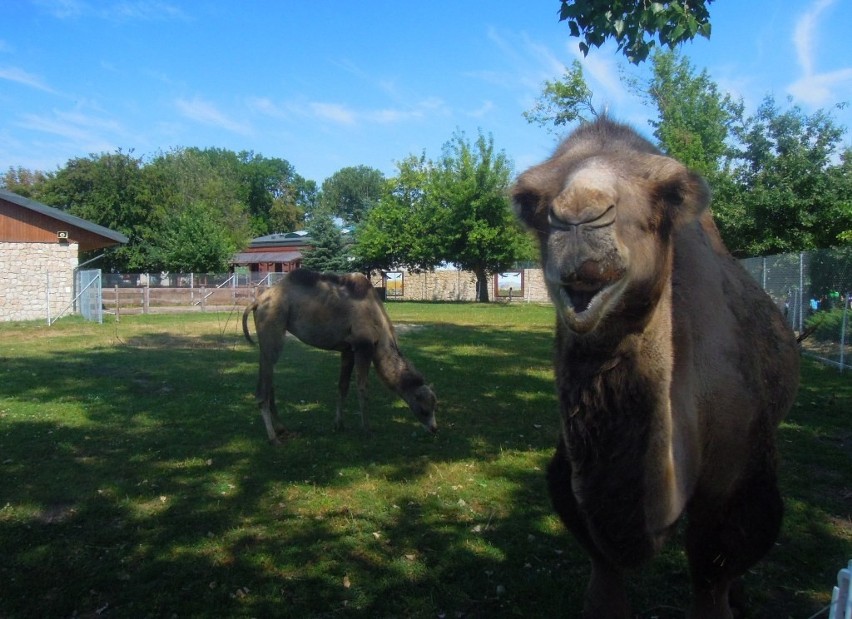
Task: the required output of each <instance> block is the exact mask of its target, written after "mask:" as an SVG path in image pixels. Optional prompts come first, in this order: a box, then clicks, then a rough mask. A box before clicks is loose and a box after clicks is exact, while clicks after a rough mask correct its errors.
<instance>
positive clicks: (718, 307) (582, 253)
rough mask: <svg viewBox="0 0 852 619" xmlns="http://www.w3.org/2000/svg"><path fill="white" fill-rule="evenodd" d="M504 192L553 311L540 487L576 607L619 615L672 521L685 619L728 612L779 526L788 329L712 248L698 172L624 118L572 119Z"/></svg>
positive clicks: (791, 377)
mask: <svg viewBox="0 0 852 619" xmlns="http://www.w3.org/2000/svg"><path fill="white" fill-rule="evenodd" d="M513 199H514V203H515V206H516V211H517V213H518V215H519V217H520V218H521V219H522V220H523V221H524V222H525V223H526V225H527V226H529V227H530V228H531V229H532V230H534V231H535V233H536V235H537V236H538V240H539V244H540V248H541V260H542V265H543V268H544V274H545V281H546V283H547V286H548V291H549V294H550V296H551V298H552V299H553V302H554V304H555V305H556V309H557V321H556V359H555V370H556V386H557V391H558V396H559V403H560V408H561V417H562V431H561V438H560V440H559V442H558V445H557V448H556V454H555V456H554V457H553V460H552V461H551V464H550V467H549V470H548V474H547V481H548V488H549V492H550V495H551V499H552V502H553V505H554V507H555V509H556V511H557V513H558V514H559V516H560V518H561V519H562V521H563V522H564V523H565V525H566V526H567V527H568V528H569V529H570V530H571V531H572V532H573V534H574V535H575V536H576V537H577V539H578V540H579V541H580V543H581V544H582V545H583V546H584V548H585V549H586V551H587V552H588V554H589V556H590V558H591V562H592V573H591V578H590V580H589V585H588V588H587V591H586V598H585V604H584V616H585V617H607V618H627V617H631V616H632V615H631V611H630V606H629V602H628V599H627V593H626V589H625V586H624V581H623V572H624V570H625V569H627V568H632V567H637V566H640V565H642V564H643V563H644V562H646V561H648V560H649V559H651V558H652V557H653V556H654V554H655V553H656V552H657V551H658V550H659V549H660V547H661V546H662V544H663V543H664V542H665V540H666V538H667V537H668V535H669V533H670V532H671V531H672V529H673V528H674V527H675V525H676V523H677V522H678V520H679V519H680V518H681V516H682V515H684V514H686V516H687V531H686V550H687V554H688V558H689V565H690V573H691V579H692V587H693V596H692V603H691V610H690V616H691V617H693V618H699V617H700V618H708V619H709V618H713V619H715V618H719V619H728V618H730V617H732V616H733V615H732V608H731V602H732V600H731V599H730V598H731V596H730V591H731V587H732V584H734V583H735V581H736V580H737V579H738V578H739V577H740V576H741V575H742V574H743V573H744V572H745V571H746V570H747V569H748V568H749V567H750V566H752V565H753V564H754V563H755V562H757V561H758V560H759V559H761V558H762V557H763V555H764V554H766V552H768V551H769V549H770V548H771V547H772V544H773V543H774V540H775V538H776V536H777V534H778V530H779V528H780V524H781V517H782V501H781V497H780V495H779V492H778V487H777V482H776V450H775V433H776V428H777V426H778V424H779V423H780V421H781V419H782V418H783V416H784V415H785V413H786V412H787V410H788V409H789V408H790V406H791V405H792V403H793V399H794V397H795V393H796V389H797V386H798V363H799V360H798V359H799V357H798V349H797V346H796V341H795V338H794V337H793V334H792V332H791V331H790V330H789V329H788V328H787V326H786V325H785V323H784V321H783V318H782V316H781V314H780V312H779V311H778V309H777V308H776V307H775V305H774V304H773V302H772V300H771V299H770V298H769V297H768V296H767V295H766V294H765V293H764V292H763V291H762V290H761V289H760V288H759V287H758V285H757V284H756V283H755V282H754V280H753V279H752V278H751V277H750V276H749V275H748V274H747V273H746V272H745V271H744V270H743V269H742V268H741V267H740V265H739V264H738V263H737V262H736V261H735V260H734V259H733V258H732V257H731V256H730V254H729V253H728V252H727V250H726V249H725V247H724V245H723V243H722V240H721V238H720V237H719V234H718V231H717V229H716V226H715V224H714V223H713V220H712V217H711V215H710V212H709V210H708V209H707V207H708V205H709V202H710V195H709V190H708V188H707V186H706V184H705V182H704V181H703V179H701V178H700V177H699V176H698V175H696V174H694V173H692V172H690V171H689V170H687V169H686V168H685V167H684V166H683V165H681V164H680V163H678V162H677V161H674V160H673V159H670V158H667V157H664V156H662V154H661V153H660V152H659V151H658V150H657V149H656V148H654V146H653V145H651V144H650V143H649V142H647V141H646V140H644V139H643V138H642V137H640V136H639V135H638V134H637V133H636V132H635V131H633V130H632V129H631V128H629V127H627V126H625V125H621V124H619V123H615V122H613V121H611V120H609V119H607V118H603V119H600V120H598V121H596V122H594V123H590V124H586V125H584V126H582V127H581V128H579V129H578V130H577V131H575V132H574V133H573V134H572V135H571V136H570V137H568V139H567V140H566V141H565V142H564V143H563V144H562V145H561V146H560V147H559V148H558V149H557V151H556V152H555V153H554V155H553V156H552V157H551V158H550V159H548V160H547V161H545V162H544V163H542V164H540V165H538V166H535V167H533V168H531V169H530V170H528V171H527V172H525V173H524V174H522V175H521V176H520V178H519V179H518V181H517V183H516V185H515V187H514V188H513Z"/></svg>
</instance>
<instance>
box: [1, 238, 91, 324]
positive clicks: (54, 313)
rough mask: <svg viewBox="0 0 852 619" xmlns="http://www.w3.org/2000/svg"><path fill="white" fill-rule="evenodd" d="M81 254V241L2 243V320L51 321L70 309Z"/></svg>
mask: <svg viewBox="0 0 852 619" xmlns="http://www.w3.org/2000/svg"><path fill="white" fill-rule="evenodd" d="M77 256H78V246H77V243H67V244H60V243H0V321H10V320H44V321H47V320H48V318H50V319H55V318H57V317H58V316H59V314H60V312H64V311H66V310H67V309H68V307H69V305H70V304H71V301H72V300H73V298H74V269H75V268H76V266H77ZM48 299H49V307H48Z"/></svg>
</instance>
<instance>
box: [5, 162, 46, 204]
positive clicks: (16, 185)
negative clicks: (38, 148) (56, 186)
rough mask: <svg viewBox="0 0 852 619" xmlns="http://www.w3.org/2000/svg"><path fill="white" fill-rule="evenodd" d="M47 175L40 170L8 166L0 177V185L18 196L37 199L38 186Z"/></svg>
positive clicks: (43, 181)
mask: <svg viewBox="0 0 852 619" xmlns="http://www.w3.org/2000/svg"><path fill="white" fill-rule="evenodd" d="M47 177H48V175H47V174H46V173H44V172H42V171H41V170H28V169H27V168H24V167H21V166H18V167H17V168H16V167H13V166H9V169H8V170H6V173H5V174H3V176H2V177H0V187H2V188H3V189H5V190H6V191H11V192H12V193H16V194H18V195H19V196H23V197H25V198H30V199H32V200H38V197H37V194H38V191H39V188H40V187H41V186H42V185H43V184H44V183H45V181H46V180H47Z"/></svg>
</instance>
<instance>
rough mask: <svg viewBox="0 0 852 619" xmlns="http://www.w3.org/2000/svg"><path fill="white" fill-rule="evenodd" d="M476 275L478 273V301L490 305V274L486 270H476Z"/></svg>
mask: <svg viewBox="0 0 852 619" xmlns="http://www.w3.org/2000/svg"><path fill="white" fill-rule="evenodd" d="M474 273H476V290H477V299H476V300H477V301H479V302H480V303H488V274H487V273H486V272H485V270H484V269H476V270H475V271H474Z"/></svg>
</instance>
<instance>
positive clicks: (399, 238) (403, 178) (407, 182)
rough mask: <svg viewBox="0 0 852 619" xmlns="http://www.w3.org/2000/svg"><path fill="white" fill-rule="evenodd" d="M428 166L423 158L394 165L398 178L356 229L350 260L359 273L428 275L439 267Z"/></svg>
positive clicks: (429, 164) (411, 156)
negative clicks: (403, 271) (393, 271)
mask: <svg viewBox="0 0 852 619" xmlns="http://www.w3.org/2000/svg"><path fill="white" fill-rule="evenodd" d="M431 166H432V164H431V162H429V161H427V159H426V156H425V155H420V156H415V155H409V156H408V157H406V158H405V159H403V160H402V161H398V162H397V170H398V171H397V175H396V176H395V177H393V178H392V179H390V180H389V181H387V185H386V191H385V193H384V195H383V197H382V198H381V199H380V200H379V203H378V204H376V205H375V206H374V207H373V208H372V209H371V210H370V212H369V213H368V214H367V217H366V218H365V219H364V220H363V221H362V222H361V224H360V225H359V226H358V227H357V229H356V235H355V239H356V243H355V246H354V248H353V257H354V258H355V263H356V264H357V266H358V268H359V269H361V270H363V271H372V270H380V271H388V270H391V269H397V268H406V269H409V270H412V271H423V270H425V271H429V270H432V269H434V268H435V267H436V266H437V265H439V264H440V263H441V260H442V258H441V255H442V254H441V251H440V247H439V245H437V244H436V243H434V242H433V241H434V239H433V237H432V234H431V232H432V230H434V228H433V227H432V226H430V223H432V224H436V223H437V222H436V221H435V218H434V216H435V212H434V210H433V209H432V205H431V204H430V203H429V201H428V200H427V186H428V180H429V175H430V170H431Z"/></svg>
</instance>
